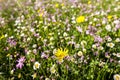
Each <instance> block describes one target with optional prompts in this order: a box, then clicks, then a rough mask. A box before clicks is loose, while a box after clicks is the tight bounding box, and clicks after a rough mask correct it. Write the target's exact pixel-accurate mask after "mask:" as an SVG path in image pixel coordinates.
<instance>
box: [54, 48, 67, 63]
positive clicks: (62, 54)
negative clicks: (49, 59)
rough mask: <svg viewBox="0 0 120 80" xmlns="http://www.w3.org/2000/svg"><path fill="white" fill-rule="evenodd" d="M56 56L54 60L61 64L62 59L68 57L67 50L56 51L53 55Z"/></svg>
mask: <svg viewBox="0 0 120 80" xmlns="http://www.w3.org/2000/svg"><path fill="white" fill-rule="evenodd" d="M54 55H55V56H56V59H57V60H58V61H59V62H63V58H65V57H66V56H68V50H67V49H64V50H63V49H62V48H60V49H58V50H57V51H56V53H55V54H54Z"/></svg>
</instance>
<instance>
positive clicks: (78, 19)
mask: <svg viewBox="0 0 120 80" xmlns="http://www.w3.org/2000/svg"><path fill="white" fill-rule="evenodd" d="M84 21H85V17H84V16H79V17H77V18H76V22H77V23H81V22H84Z"/></svg>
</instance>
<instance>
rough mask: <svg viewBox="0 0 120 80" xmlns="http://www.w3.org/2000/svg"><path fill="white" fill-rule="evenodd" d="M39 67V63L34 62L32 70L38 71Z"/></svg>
mask: <svg viewBox="0 0 120 80" xmlns="http://www.w3.org/2000/svg"><path fill="white" fill-rule="evenodd" d="M39 67H40V63H39V62H35V63H34V65H33V69H34V70H36V69H39Z"/></svg>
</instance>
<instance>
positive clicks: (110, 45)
mask: <svg viewBox="0 0 120 80" xmlns="http://www.w3.org/2000/svg"><path fill="white" fill-rule="evenodd" d="M107 46H108V47H110V48H113V47H114V46H115V44H114V43H107Z"/></svg>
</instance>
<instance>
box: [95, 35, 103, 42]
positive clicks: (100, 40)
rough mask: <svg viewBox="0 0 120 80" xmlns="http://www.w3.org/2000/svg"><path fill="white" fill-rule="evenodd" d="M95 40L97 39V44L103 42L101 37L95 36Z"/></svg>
mask: <svg viewBox="0 0 120 80" xmlns="http://www.w3.org/2000/svg"><path fill="white" fill-rule="evenodd" d="M94 39H95V42H100V43H101V42H102V41H103V39H102V38H101V37H100V36H95V37H94Z"/></svg>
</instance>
